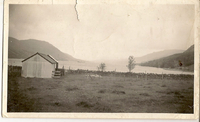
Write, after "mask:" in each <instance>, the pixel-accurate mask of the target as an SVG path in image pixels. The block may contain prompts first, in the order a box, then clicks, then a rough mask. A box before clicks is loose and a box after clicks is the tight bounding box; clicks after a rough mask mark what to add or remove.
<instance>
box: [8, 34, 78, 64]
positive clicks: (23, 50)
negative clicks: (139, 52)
mask: <svg viewBox="0 0 200 122" xmlns="http://www.w3.org/2000/svg"><path fill="white" fill-rule="evenodd" d="M8 41H9V43H8V58H16V59H24V58H27V57H29V56H31V55H33V54H35V53H36V52H40V53H44V54H50V55H52V56H53V57H54V58H55V59H56V60H60V61H78V62H81V61H82V60H79V59H75V58H73V57H72V56H70V55H69V54H66V53H63V52H61V51H60V50H59V49H57V48H56V47H54V46H53V45H52V44H50V43H48V42H45V41H40V40H35V39H28V40H17V39H15V38H12V37H9V38H8Z"/></svg>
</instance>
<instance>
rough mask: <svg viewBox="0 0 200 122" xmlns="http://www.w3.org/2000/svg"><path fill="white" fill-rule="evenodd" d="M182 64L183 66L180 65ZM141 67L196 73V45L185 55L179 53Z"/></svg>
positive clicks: (185, 52) (146, 63)
mask: <svg viewBox="0 0 200 122" xmlns="http://www.w3.org/2000/svg"><path fill="white" fill-rule="evenodd" d="M180 62H181V64H182V65H180ZM140 65H141V66H150V67H159V68H170V69H171V68H172V69H183V70H187V71H194V45H192V46H191V47H190V48H188V49H187V50H186V51H184V52H183V53H178V54H174V55H171V56H167V57H164V58H160V59H156V60H152V61H148V62H145V63H141V64H140Z"/></svg>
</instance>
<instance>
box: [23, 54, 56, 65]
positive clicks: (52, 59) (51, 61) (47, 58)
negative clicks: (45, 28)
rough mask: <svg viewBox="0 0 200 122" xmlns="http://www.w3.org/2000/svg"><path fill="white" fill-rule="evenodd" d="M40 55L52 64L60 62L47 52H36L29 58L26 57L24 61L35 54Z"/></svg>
mask: <svg viewBox="0 0 200 122" xmlns="http://www.w3.org/2000/svg"><path fill="white" fill-rule="evenodd" d="M37 54H38V55H40V56H41V57H42V58H44V59H45V60H47V61H48V62H49V63H51V64H56V63H58V62H57V61H56V60H55V59H54V58H53V57H51V56H49V55H46V54H43V53H38V52H37V53H35V54H33V55H32V56H30V57H28V58H26V59H24V60H23V61H22V62H24V61H26V60H28V59H29V58H31V57H33V56H35V55H37Z"/></svg>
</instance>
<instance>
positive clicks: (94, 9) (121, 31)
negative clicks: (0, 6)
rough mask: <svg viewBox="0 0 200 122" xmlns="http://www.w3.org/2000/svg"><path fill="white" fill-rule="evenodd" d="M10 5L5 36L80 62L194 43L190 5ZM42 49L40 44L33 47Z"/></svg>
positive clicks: (118, 57)
mask: <svg viewBox="0 0 200 122" xmlns="http://www.w3.org/2000/svg"><path fill="white" fill-rule="evenodd" d="M77 12H78V18H79V21H78V19H77V14H76V11H75V8H74V5H72V4H71V5H10V13H9V19H10V20H9V36H10V37H14V38H17V39H19V40H24V39H38V40H43V41H47V42H49V43H51V44H52V45H54V46H55V47H57V48H58V49H60V50H61V51H63V52H65V53H68V54H70V55H72V56H73V57H75V58H79V59H84V60H98V59H124V58H125V59H127V57H128V56H129V55H133V56H135V57H139V56H143V55H145V54H148V53H151V52H155V51H160V50H168V49H182V50H186V49H187V48H188V47H189V46H191V45H192V44H193V43H194V38H193V34H194V32H193V31H194V27H193V26H194V6H193V5H147V6H133V5H128V4H101V5H97V4H93V5H89V4H87V5H84V4H82V5H79V4H78V5H77ZM38 46H42V45H38Z"/></svg>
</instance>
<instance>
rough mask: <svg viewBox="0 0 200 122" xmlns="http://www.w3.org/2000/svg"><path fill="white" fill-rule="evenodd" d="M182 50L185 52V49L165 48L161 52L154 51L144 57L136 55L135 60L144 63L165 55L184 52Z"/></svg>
mask: <svg viewBox="0 0 200 122" xmlns="http://www.w3.org/2000/svg"><path fill="white" fill-rule="evenodd" d="M182 52H184V50H164V51H159V52H153V53H150V54H147V55H145V56H142V57H136V58H135V60H136V63H144V62H147V61H151V60H155V59H160V58H163V57H167V56H170V55H173V54H177V53H182Z"/></svg>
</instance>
